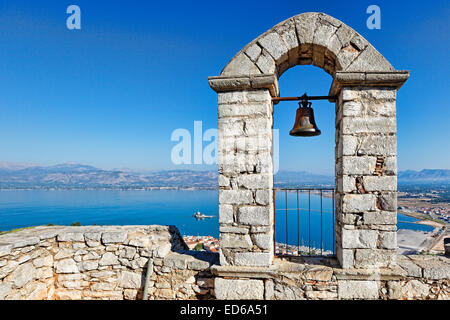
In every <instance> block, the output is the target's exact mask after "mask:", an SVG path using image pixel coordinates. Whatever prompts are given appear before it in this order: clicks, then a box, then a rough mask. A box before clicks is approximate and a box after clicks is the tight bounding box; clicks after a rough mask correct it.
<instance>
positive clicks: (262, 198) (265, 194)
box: [255, 180, 273, 205]
mask: <svg viewBox="0 0 450 320" xmlns="http://www.w3.org/2000/svg"><path fill="white" fill-rule="evenodd" d="M272 181H273V180H272ZM272 183H273V182H272ZM255 201H256V203H257V204H260V205H269V204H273V191H272V188H270V190H256V197H255Z"/></svg>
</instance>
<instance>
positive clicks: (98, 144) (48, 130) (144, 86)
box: [0, 0, 450, 174]
mask: <svg viewBox="0 0 450 320" xmlns="http://www.w3.org/2000/svg"><path fill="white" fill-rule="evenodd" d="M71 4H76V5H78V6H79V7H80V8H81V26H82V29H81V30H68V29H67V28H66V19H67V17H68V16H69V15H68V14H67V13H66V8H67V7H68V6H69V5H71ZM372 4H376V5H378V6H379V7H380V9H381V30H369V29H368V28H367V27H366V20H367V18H368V17H369V14H367V13H366V8H367V7H368V6H369V5H372ZM307 11H320V12H325V13H327V14H329V15H331V16H334V17H335V18H337V19H339V20H341V21H343V22H344V23H346V24H347V25H349V26H350V27H352V28H354V29H355V30H356V31H357V32H359V33H360V34H361V35H363V36H364V37H365V38H366V39H367V40H368V41H369V42H370V43H372V44H373V45H374V46H375V48H377V50H378V51H380V52H381V53H382V54H383V55H384V56H385V57H386V58H387V59H388V60H389V61H390V62H391V64H392V65H393V66H394V67H395V68H396V69H398V70H410V71H411V76H410V79H409V80H408V81H407V82H406V84H405V85H404V86H403V87H402V88H401V89H400V91H399V94H398V100H397V117H398V119H397V121H398V167H399V170H406V169H414V170H420V169H423V168H443V169H449V168H450V167H449V162H450V161H449V160H450V148H449V141H450V134H449V119H450V117H449V115H450V111H449V108H448V100H449V98H448V96H447V95H448V93H449V81H448V74H449V72H450V70H449V69H450V68H449V62H448V61H449V54H448V53H449V51H450V50H449V49H450V48H449V46H450V41H449V40H450V39H449V35H450V30H449V18H450V2H448V1H414V2H410V1H321V2H320V4H317V1H299V0H297V1H277V2H274V1H245V2H244V3H243V1H226V2H225V1H221V2H219V1H180V2H174V1H166V2H150V1H145V2H144V1H137V0H135V1H131V0H129V1H111V0H109V1H92V0H89V1H82V0H73V1H70V2H69V1H45V0H40V1H22V0H14V1H12V0H11V1H0V70H1V72H0V137H1V139H0V160H6V161H11V162H28V163H37V164H42V165H51V164H56V163H62V162H80V163H85V164H91V165H94V166H98V167H102V168H124V167H126V168H131V169H147V170H150V169H173V168H186V166H183V167H180V166H175V165H173V164H172V162H171V159H170V154H171V149H172V148H173V147H174V146H175V144H176V143H175V142H173V141H171V140H170V136H171V133H172V132H173V131H174V130H175V129H177V128H186V129H188V130H190V131H191V132H193V127H194V121H196V120H197V121H202V122H203V130H206V129H209V128H216V127H217V95H216V93H215V92H214V91H213V90H211V89H210V88H209V86H208V81H207V77H208V76H214V75H218V74H219V73H220V71H221V69H222V68H223V67H224V66H225V64H226V63H227V62H228V61H229V60H230V59H231V58H232V57H233V56H234V54H235V53H236V52H238V51H239V50H240V49H241V48H242V47H243V46H245V45H246V44H247V43H248V42H250V41H251V40H253V39H254V38H256V37H257V36H258V35H260V34H261V33H263V32H265V31H266V30H268V29H270V28H271V27H272V26H274V25H275V24H277V23H278V22H281V21H282V20H285V19H287V18H289V17H291V16H294V15H296V14H299V13H302V12H307ZM331 80H332V79H331V76H329V75H328V74H326V73H325V72H324V71H322V70H321V69H319V68H316V67H313V66H297V67H295V68H292V69H290V70H288V71H287V72H286V73H285V74H283V76H282V77H281V78H280V88H281V93H282V95H283V96H291V95H299V94H303V93H304V92H307V93H308V94H309V95H326V94H328V89H329V87H330V84H331ZM313 107H315V108H314V109H315V113H316V121H317V123H318V126H319V128H320V129H321V130H322V135H321V136H319V137H314V138H305V139H299V138H293V137H290V136H289V134H288V132H289V130H290V129H291V127H292V125H293V121H294V116H295V109H296V104H295V103H285V104H279V105H278V106H276V107H275V115H274V119H275V123H274V127H275V128H278V129H279V130H280V169H286V170H305V171H310V172H315V173H326V174H332V173H333V170H334V106H333V105H332V104H330V103H328V102H324V101H320V102H314V103H313ZM205 144H206V143H205ZM306 155H307V156H306ZM188 167H189V168H191V169H214V168H215V166H206V165H192V166H188Z"/></svg>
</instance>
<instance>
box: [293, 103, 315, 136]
mask: <svg viewBox="0 0 450 320" xmlns="http://www.w3.org/2000/svg"><path fill="white" fill-rule="evenodd" d="M311 104H312V103H311V102H308V101H307V100H303V101H301V102H299V103H298V105H299V108H298V109H297V114H296V116H295V123H294V127H293V128H292V130H291V131H290V132H289V134H290V135H291V136H295V137H312V136H318V135H320V133H321V132H320V130H319V128H317V125H316V122H315V121H314V110H313V108H311Z"/></svg>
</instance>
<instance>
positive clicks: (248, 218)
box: [237, 206, 272, 226]
mask: <svg viewBox="0 0 450 320" xmlns="http://www.w3.org/2000/svg"><path fill="white" fill-rule="evenodd" d="M271 214H272V212H271V210H270V208H269V207H256V206H253V207H248V206H247V207H241V208H239V209H238V216H237V219H238V222H239V223H242V224H245V225H261V226H266V225H269V223H270V221H271V216H270V215H271Z"/></svg>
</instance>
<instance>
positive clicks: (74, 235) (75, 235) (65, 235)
mask: <svg viewBox="0 0 450 320" xmlns="http://www.w3.org/2000/svg"><path fill="white" fill-rule="evenodd" d="M57 240H58V241H61V242H84V235H83V232H71V231H64V232H61V233H60V234H58V237H57Z"/></svg>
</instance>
